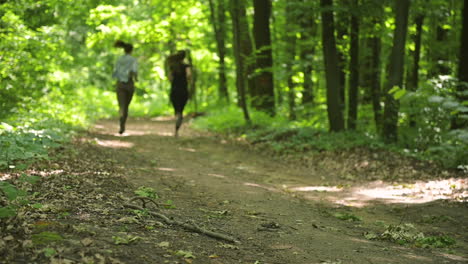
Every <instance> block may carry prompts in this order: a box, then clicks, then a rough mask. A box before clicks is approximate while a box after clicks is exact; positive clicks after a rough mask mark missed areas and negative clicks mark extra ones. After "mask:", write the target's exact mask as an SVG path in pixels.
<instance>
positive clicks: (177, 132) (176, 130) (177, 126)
mask: <svg viewBox="0 0 468 264" xmlns="http://www.w3.org/2000/svg"><path fill="white" fill-rule="evenodd" d="M176 117H177V120H176V124H175V136H176V137H178V136H179V128H180V127H181V126H182V121H183V119H184V117H183V115H182V113H181V112H180V113H176Z"/></svg>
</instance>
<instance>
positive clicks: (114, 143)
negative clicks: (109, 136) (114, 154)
mask: <svg viewBox="0 0 468 264" xmlns="http://www.w3.org/2000/svg"><path fill="white" fill-rule="evenodd" d="M96 144H98V145H99V146H103V147H106V148H132V147H133V146H135V144H133V143H131V142H125V141H120V140H104V139H96Z"/></svg>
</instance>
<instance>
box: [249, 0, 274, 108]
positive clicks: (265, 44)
mask: <svg viewBox="0 0 468 264" xmlns="http://www.w3.org/2000/svg"><path fill="white" fill-rule="evenodd" d="M270 15H271V2H270V0H254V39H255V47H256V49H255V54H256V61H257V69H258V70H259V73H258V74H257V76H256V82H255V86H256V91H257V93H256V94H255V97H254V98H252V105H253V106H254V107H255V108H257V109H259V110H263V111H266V112H268V113H269V114H271V115H274V113H275V91H274V83H273V71H272V67H273V57H272V49H271V35H270Z"/></svg>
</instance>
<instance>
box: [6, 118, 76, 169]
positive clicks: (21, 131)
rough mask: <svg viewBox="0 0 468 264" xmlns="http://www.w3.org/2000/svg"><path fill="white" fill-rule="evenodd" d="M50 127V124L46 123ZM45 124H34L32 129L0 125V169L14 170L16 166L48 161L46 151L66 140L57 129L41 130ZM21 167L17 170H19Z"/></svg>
mask: <svg viewBox="0 0 468 264" xmlns="http://www.w3.org/2000/svg"><path fill="white" fill-rule="evenodd" d="M46 123H47V125H51V122H46ZM42 125H44V126H47V125H46V124H41V125H38V124H35V127H34V128H31V127H28V126H24V127H14V126H11V125H9V124H7V123H1V124H0V136H1V137H0V146H1V148H2V152H1V153H0V169H6V168H15V167H16V166H17V164H21V163H24V162H26V163H28V162H32V161H34V160H38V159H49V155H48V151H49V150H50V149H51V148H56V147H58V146H60V143H62V142H64V141H65V140H66V139H67V138H66V135H64V134H61V133H60V132H63V133H66V132H65V131H62V130H60V128H58V127H50V128H45V127H44V128H42V127H41V126H42ZM21 167H22V166H20V167H19V168H20V169H21Z"/></svg>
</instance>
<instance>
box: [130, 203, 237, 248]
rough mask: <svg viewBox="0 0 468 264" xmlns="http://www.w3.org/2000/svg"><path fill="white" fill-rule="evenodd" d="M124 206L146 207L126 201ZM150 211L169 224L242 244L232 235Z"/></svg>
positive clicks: (133, 207) (141, 208) (140, 208)
mask: <svg viewBox="0 0 468 264" xmlns="http://www.w3.org/2000/svg"><path fill="white" fill-rule="evenodd" d="M124 206H125V207H129V208H132V209H137V210H144V209H145V208H143V207H141V206H138V205H134V204H130V203H124ZM148 213H149V214H150V215H152V216H155V217H158V218H160V219H162V220H163V221H164V222H165V223H166V224H168V225H178V226H180V227H183V228H185V229H186V230H189V231H193V232H196V233H200V234H204V235H207V236H209V237H213V238H217V239H222V240H226V241H229V242H232V243H236V244H240V242H239V241H238V240H236V239H234V238H232V237H230V236H227V235H224V234H220V233H217V232H213V231H209V230H206V229H203V228H201V227H198V226H195V225H190V224H186V223H182V222H179V221H176V220H171V219H169V217H167V216H165V215H163V214H161V213H156V212H152V211H149V212H148Z"/></svg>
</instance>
